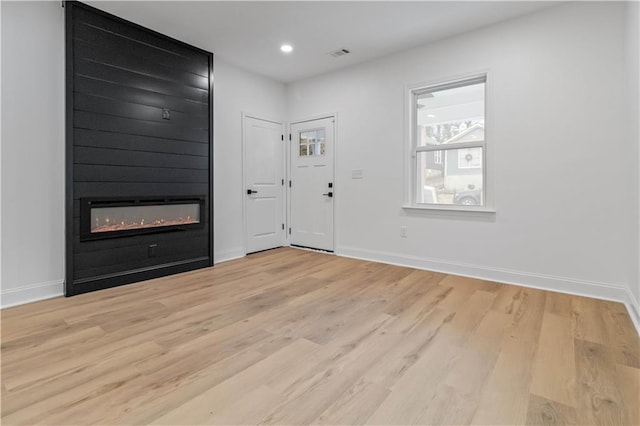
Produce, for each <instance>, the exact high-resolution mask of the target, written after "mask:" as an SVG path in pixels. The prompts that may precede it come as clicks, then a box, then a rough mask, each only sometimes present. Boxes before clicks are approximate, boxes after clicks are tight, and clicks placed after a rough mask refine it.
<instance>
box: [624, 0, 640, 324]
mask: <svg viewBox="0 0 640 426" xmlns="http://www.w3.org/2000/svg"><path fill="white" fill-rule="evenodd" d="M627 7H628V10H627V13H626V16H627V23H626V24H627V25H626V30H627V33H626V55H627V57H626V60H627V71H628V76H627V78H628V82H629V88H628V93H629V124H630V134H629V143H630V150H631V151H630V153H631V155H629V156H628V158H629V170H630V171H631V174H632V175H631V182H632V192H631V194H632V195H631V198H632V199H633V196H634V194H635V203H633V205H632V207H631V209H630V214H631V219H630V220H631V230H632V232H631V235H632V237H633V240H632V244H631V249H630V250H629V256H630V259H629V265H630V273H629V276H630V279H629V290H630V292H631V294H632V298H633V299H634V303H635V308H636V314H637V318H638V319H639V320H640V304H639V303H640V174H639V172H638V165H640V118H639V117H640V29H639V27H640V3H639V2H637V1H634V2H629V3H627Z"/></svg>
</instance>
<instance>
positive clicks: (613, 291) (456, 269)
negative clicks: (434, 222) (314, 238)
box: [336, 247, 640, 334]
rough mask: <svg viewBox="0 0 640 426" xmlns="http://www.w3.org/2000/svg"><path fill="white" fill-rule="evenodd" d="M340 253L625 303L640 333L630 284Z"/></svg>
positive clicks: (403, 257) (339, 252)
mask: <svg viewBox="0 0 640 426" xmlns="http://www.w3.org/2000/svg"><path fill="white" fill-rule="evenodd" d="M336 254H337V255H338V256H344V257H351V258H354V259H361V260H370V261H375V262H382V263H389V264H392V265H398V266H408V267H411V268H416V269H426V270H429V271H435V272H442V273H446V274H452V275H460V276H463V277H469V278H476V279H481V280H487V281H495V282H499V283H504V284H513V285H519V286H523V287H531V288H537V289H540V290H549V291H555V292H559V293H567V294H573V295H578V296H586V297H594V298H597V299H604V300H612V301H614V302H621V303H623V304H624V305H625V306H626V307H627V310H628V311H629V316H631V319H632V320H633V322H634V325H635V326H636V330H637V331H638V334H640V309H638V302H637V301H636V300H635V298H634V297H633V295H632V294H631V292H630V291H629V290H628V289H627V288H626V287H621V286H613V285H610V284H605V283H599V282H592V281H583V280H576V279H573V278H565V277H556V276H552V275H543V274H536V273H532V272H522V271H513V270H508V269H500V268H491V267H486V266H479V265H472V264H465V263H457V262H450V261H444V260H436V259H426V258H421V257H416V256H407V255H399V254H395V253H388V252H383V251H375V250H363V249H359V248H353V247H339V248H338V249H337V250H336Z"/></svg>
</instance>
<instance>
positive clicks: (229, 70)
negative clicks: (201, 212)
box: [214, 58, 286, 262]
mask: <svg viewBox="0 0 640 426" xmlns="http://www.w3.org/2000/svg"><path fill="white" fill-rule="evenodd" d="M214 75H215V77H214V93H215V96H214V115H215V120H214V140H215V145H214V147H215V153H214V164H215V167H214V173H215V177H214V194H215V198H214V202H215V212H214V214H215V218H214V221H215V224H216V226H215V229H214V237H215V244H214V245H215V261H216V262H220V261H223V260H227V259H231V258H235V257H240V256H244V253H245V252H244V234H243V232H244V231H243V227H242V224H243V216H242V203H243V197H244V196H245V194H244V188H243V187H242V113H243V112H244V113H249V114H253V115H254V116H257V117H261V118H267V119H270V120H274V121H284V119H285V116H286V111H285V101H286V89H285V86H284V84H282V83H278V82H275V81H273V80H270V79H268V78H265V77H261V76H258V75H256V74H252V73H249V72H246V71H243V70H241V69H239V68H236V67H234V66H232V65H229V64H227V63H225V62H223V61H221V60H219V59H217V58H216V59H215V63H214Z"/></svg>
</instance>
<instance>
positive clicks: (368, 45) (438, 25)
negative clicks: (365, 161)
mask: <svg viewBox="0 0 640 426" xmlns="http://www.w3.org/2000/svg"><path fill="white" fill-rule="evenodd" d="M87 3H89V4H91V5H92V6H94V7H97V8H99V9H102V10H104V11H107V12H110V13H113V14H115V15H117V16H120V17H122V18H125V19H128V20H130V21H133V22H135V23H138V24H140V25H143V26H145V27H148V28H151V29H154V30H156V31H158V32H161V33H163V34H167V35H169V36H171V37H174V38H177V39H179V40H182V41H184V42H187V43H189V44H192V45H194V46H197V47H200V48H202V49H205V50H208V51H211V52H213V53H214V54H215V55H217V56H218V57H219V58H221V59H223V60H224V61H225V62H229V63H231V64H233V65H236V66H238V67H241V68H244V69H246V70H249V71H253V72H256V73H259V74H262V75H265V76H267V77H270V78H273V79H275V80H279V81H282V82H292V81H296V80H301V79H304V78H307V77H311V76H314V75H318V74H322V73H326V72H328V71H332V70H335V69H338V68H342V67H345V66H348V65H352V64H356V63H359V62H364V61H368V60H371V59H374V58H377V57H381V56H384V55H388V54H390V53H393V52H396V51H401V50H405V49H408V48H411V47H414V46H418V45H421V44H425V43H428V42H431V41H434V40H438V39H441V38H445V37H450V36H452V35H455V34H460V33H464V32H467V31H470V30H473V29H476V28H480V27H483V26H487V25H491V24H494V23H496V22H499V21H504V20H506V19H510V18H513V17H516V16H521V15H525V14H527V13H531V12H533V11H536V10H539V9H542V8H546V7H549V6H553V5H555V4H557V3H556V2H539V1H511V2H504V1H497V2H494V1H464V2H459V1H438V2H432V1H411V2H403V1H382V2H381V1H350V2H346V1H344V2H343V1H331V2H329V1H281V2H271V1H251V2H249V1H199V2H198V1H196V2H181V1H127V2H125V1H116V2H112V1H106V2H105V1H88V2H87ZM283 43H290V44H292V45H293V47H294V51H293V53H290V54H288V55H285V54H283V53H281V52H280V45H281V44H283ZM340 48H346V49H349V50H350V51H351V53H350V54H349V55H346V56H342V57H338V58H334V57H332V56H330V55H328V52H331V51H334V50H336V49H340Z"/></svg>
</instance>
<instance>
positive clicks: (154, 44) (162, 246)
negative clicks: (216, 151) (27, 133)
mask: <svg viewBox="0 0 640 426" xmlns="http://www.w3.org/2000/svg"><path fill="white" fill-rule="evenodd" d="M65 7H66V38H67V40H66V46H67V47H66V50H67V52H66V55H67V62H66V66H67V71H66V73H67V112H66V113H67V126H66V131H67V165H66V167H67V173H66V182H67V188H66V189H67V203H66V211H67V213H66V215H67V222H66V227H67V230H66V234H67V244H66V282H65V293H66V295H74V294H78V293H84V292H87V291H92V290H96V289H100V288H106V287H112V286H116V285H121V284H126V283H131V282H135V281H140V280H144V279H149V278H153V277H158V276H163V275H169V274H172V273H177V272H182V271H186V270H191V269H196V268H201V267H206V266H211V265H212V264H213V230H212V228H213V227H212V214H211V213H212V188H213V182H212V181H213V171H212V153H213V148H212V146H213V145H212V143H213V136H212V135H213V132H212V126H213V123H212V108H213V96H212V94H213V89H212V87H213V86H212V82H211V78H210V76H211V75H212V66H213V55H212V54H211V53H209V52H206V51H203V50H200V49H198V48H195V47H192V46H189V45H187V44H185V43H182V42H179V41H177V40H174V39H171V38H169V37H166V36H164V35H161V34H158V33H156V32H153V31H151V30H148V29H145V28H143V27H140V26H138V25H136V24H133V23H130V22H127V21H125V20H122V19H120V18H117V17H115V16H112V15H109V14H107V13H104V12H101V11H99V10H97V9H94V8H91V7H89V6H86V5H84V4H82V3H79V2H66V3H65ZM163 109H168V110H169V111H170V119H169V120H166V119H164V118H163ZM199 195H204V196H206V202H205V209H204V210H205V211H204V212H205V215H204V221H205V224H204V227H203V228H202V229H194V230H186V231H178V232H167V233H156V234H151V235H139V236H135V237H122V238H113V239H104V240H97V241H80V198H83V197H91V198H97V197H147V196H199ZM151 244H156V245H157V248H156V255H155V256H154V257H150V256H149V250H148V248H149V245H151Z"/></svg>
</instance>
